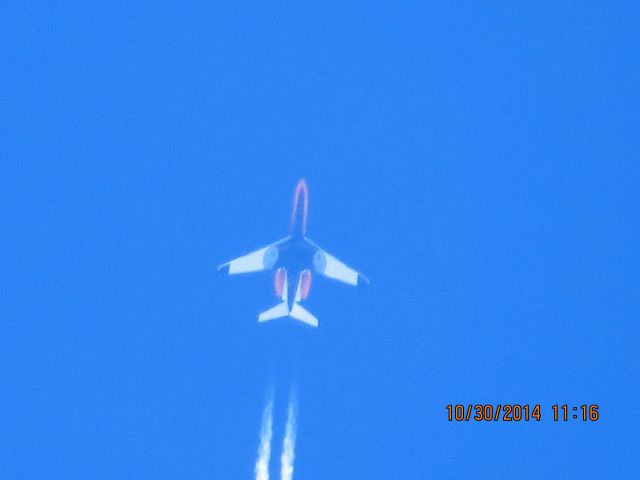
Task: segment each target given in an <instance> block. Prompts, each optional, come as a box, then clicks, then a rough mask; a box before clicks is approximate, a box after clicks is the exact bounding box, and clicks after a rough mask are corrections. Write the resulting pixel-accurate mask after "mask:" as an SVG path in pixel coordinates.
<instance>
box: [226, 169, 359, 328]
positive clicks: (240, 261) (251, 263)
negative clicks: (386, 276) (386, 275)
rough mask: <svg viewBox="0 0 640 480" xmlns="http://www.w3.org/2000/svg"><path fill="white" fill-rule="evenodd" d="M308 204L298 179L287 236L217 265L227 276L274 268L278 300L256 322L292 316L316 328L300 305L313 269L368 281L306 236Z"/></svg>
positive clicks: (351, 282)
mask: <svg viewBox="0 0 640 480" xmlns="http://www.w3.org/2000/svg"><path fill="white" fill-rule="evenodd" d="M308 207H309V190H308V188H307V183H306V182H305V180H304V179H301V180H300V181H299V182H298V184H297V185H296V188H295V191H294V194H293V207H292V210H291V227H290V233H289V235H288V236H286V237H285V238H283V239H281V240H278V241H276V242H273V243H271V244H269V245H267V246H266V247H263V248H260V249H259V250H256V251H254V252H251V253H248V254H246V255H243V256H242V257H239V258H236V259H235V260H231V261H229V262H227V263H224V264H222V265H220V266H219V267H218V271H223V272H224V271H226V272H227V273H228V274H229V275H237V274H241V273H249V272H260V271H264V270H275V273H274V276H273V283H274V288H275V293H276V296H277V297H278V298H280V303H278V304H277V305H276V306H274V307H272V308H270V309H268V310H265V311H264V312H262V313H261V314H260V315H259V316H258V322H267V321H269V320H274V319H277V318H283V317H291V318H293V319H295V320H299V321H301V322H303V323H306V324H307V325H310V326H312V327H317V326H318V319H317V318H316V317H314V316H313V314H311V313H310V312H309V311H308V310H306V309H305V308H304V307H303V306H302V305H300V302H302V301H303V300H306V299H307V297H308V296H309V292H310V290H311V278H312V275H313V274H312V271H313V272H316V273H318V274H320V275H323V276H325V277H328V278H332V279H334V280H338V281H340V282H343V283H346V284H349V285H353V286H356V285H358V284H360V283H362V282H365V283H369V279H368V278H367V277H365V276H364V275H362V274H361V273H359V272H357V271H356V270H354V269H352V268H351V267H349V266H347V265H346V264H344V263H343V262H341V261H340V260H338V259H337V258H336V257H334V256H333V255H331V254H329V253H327V252H326V251H325V250H324V249H322V248H321V247H320V246H318V245H317V244H316V243H315V242H313V241H312V240H311V239H310V238H309V237H307V212H308Z"/></svg>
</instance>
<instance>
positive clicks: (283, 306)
mask: <svg viewBox="0 0 640 480" xmlns="http://www.w3.org/2000/svg"><path fill="white" fill-rule="evenodd" d="M287 315H289V305H287V302H282V303H279V304H278V305H276V306H275V307H272V308H270V309H269V310H267V311H265V312H262V313H261V314H260V316H259V317H258V322H266V321H267V320H274V319H276V318H281V317H286V316H287Z"/></svg>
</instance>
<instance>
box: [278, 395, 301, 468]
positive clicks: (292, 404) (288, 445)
mask: <svg viewBox="0 0 640 480" xmlns="http://www.w3.org/2000/svg"><path fill="white" fill-rule="evenodd" d="M297 409H298V405H297V402H296V394H295V391H294V390H291V395H290V397H289V409H288V412H287V425H286V427H285V433H284V443H283V445H282V456H281V457H280V463H281V470H280V479H281V480H292V479H293V460H294V458H295V449H296V429H297V427H298V425H297V423H296V414H297Z"/></svg>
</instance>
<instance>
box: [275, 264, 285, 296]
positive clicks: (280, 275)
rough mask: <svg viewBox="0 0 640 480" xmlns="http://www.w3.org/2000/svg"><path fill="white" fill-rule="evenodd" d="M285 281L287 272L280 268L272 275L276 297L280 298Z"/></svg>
mask: <svg viewBox="0 0 640 480" xmlns="http://www.w3.org/2000/svg"><path fill="white" fill-rule="evenodd" d="M286 280H287V271H286V270H285V269H284V268H282V267H280V268H279V269H277V270H276V273H275V274H274V275H273V287H274V288H275V291H276V296H277V297H282V292H283V291H284V284H285V282H286Z"/></svg>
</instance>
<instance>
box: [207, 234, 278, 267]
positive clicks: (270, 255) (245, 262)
mask: <svg viewBox="0 0 640 480" xmlns="http://www.w3.org/2000/svg"><path fill="white" fill-rule="evenodd" d="M289 238H290V237H285V238H283V239H282V240H278V241H277V242H274V243H271V244H269V245H267V246H266V247H262V248H260V249H259V250H256V251H254V252H251V253H247V254H246V255H243V256H242V257H238V258H236V259H234V260H231V261H229V262H227V263H223V264H222V265H220V266H219V267H218V271H221V270H225V269H226V271H227V272H228V273H229V275H236V274H239V273H249V272H260V271H262V270H269V269H270V268H271V267H273V266H274V265H275V263H276V261H278V245H280V244H282V243H284V242H286V241H287V240H289Z"/></svg>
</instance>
